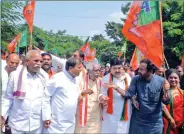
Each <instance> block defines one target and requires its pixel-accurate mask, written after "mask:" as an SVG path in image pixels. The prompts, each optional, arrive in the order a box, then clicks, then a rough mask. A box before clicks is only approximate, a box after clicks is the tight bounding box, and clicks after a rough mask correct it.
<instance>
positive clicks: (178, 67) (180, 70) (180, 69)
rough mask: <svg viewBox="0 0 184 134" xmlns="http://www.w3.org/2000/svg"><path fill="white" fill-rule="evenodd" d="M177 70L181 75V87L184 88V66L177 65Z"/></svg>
mask: <svg viewBox="0 0 184 134" xmlns="http://www.w3.org/2000/svg"><path fill="white" fill-rule="evenodd" d="M176 70H177V72H178V73H179V75H180V87H181V89H183V90H184V73H183V72H184V70H183V67H182V66H177V67H176Z"/></svg>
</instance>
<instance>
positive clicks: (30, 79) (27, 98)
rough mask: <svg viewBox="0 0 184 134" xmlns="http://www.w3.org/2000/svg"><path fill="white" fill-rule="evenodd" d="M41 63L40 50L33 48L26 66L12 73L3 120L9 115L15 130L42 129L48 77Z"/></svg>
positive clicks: (37, 131) (4, 100) (6, 94)
mask: <svg viewBox="0 0 184 134" xmlns="http://www.w3.org/2000/svg"><path fill="white" fill-rule="evenodd" d="M41 62H42V57H41V55H40V52H39V51H37V50H30V51H28V53H27V54H26V63H25V64H26V65H25V66H22V67H21V68H20V69H18V70H16V71H14V72H12V73H11V74H10V78H9V80H8V85H7V88H6V93H5V96H4V99H3V104H2V114H1V119H2V120H4V119H5V117H6V115H7V114H9V125H10V127H11V131H12V133H19V134H23V133H34V134H38V133H41V132H42V125H43V124H42V104H43V102H44V101H43V99H44V89H45V85H46V82H47V80H48V76H47V75H45V72H44V71H43V70H40V68H41ZM3 125H4V124H2V126H3Z"/></svg>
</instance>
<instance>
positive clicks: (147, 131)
mask: <svg viewBox="0 0 184 134" xmlns="http://www.w3.org/2000/svg"><path fill="white" fill-rule="evenodd" d="M154 68H155V67H154V65H153V64H152V63H151V62H150V61H149V60H147V59H144V60H142V61H141V62H140V66H139V71H138V72H139V75H137V76H135V77H134V78H133V79H132V82H131V84H130V87H129V89H128V90H127V91H125V90H120V88H119V87H118V86H117V85H115V84H113V83H112V84H111V85H109V86H111V87H112V88H114V89H115V90H119V91H121V95H122V96H123V97H125V98H132V97H134V96H137V97H136V98H137V102H138V105H137V106H136V108H134V109H133V112H132V117H131V124H130V130H129V134H135V133H136V134H162V130H163V121H162V103H164V104H167V103H169V101H170V95H169V93H168V90H169V88H170V85H169V83H168V82H167V81H166V80H164V78H162V77H160V76H157V75H154V74H153V73H154ZM106 102H107V101H106V100H104V103H106Z"/></svg>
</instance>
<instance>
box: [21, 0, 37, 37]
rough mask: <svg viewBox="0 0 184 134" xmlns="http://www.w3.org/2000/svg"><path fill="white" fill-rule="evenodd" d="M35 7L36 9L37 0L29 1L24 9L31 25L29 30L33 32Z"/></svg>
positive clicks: (27, 20) (25, 16)
mask: <svg viewBox="0 0 184 134" xmlns="http://www.w3.org/2000/svg"><path fill="white" fill-rule="evenodd" d="M34 9H35V0H32V1H31V2H30V3H28V5H27V6H25V7H24V9H23V16H24V18H25V20H26V22H27V24H28V26H29V32H30V33H31V34H32V32H33V20H34Z"/></svg>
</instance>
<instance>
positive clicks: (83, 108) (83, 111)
mask: <svg viewBox="0 0 184 134" xmlns="http://www.w3.org/2000/svg"><path fill="white" fill-rule="evenodd" d="M82 78H83V80H84V82H85V83H84V85H83V86H82V82H81V84H80V89H81V90H82V91H83V90H87V89H88V80H89V78H88V75H87V74H86V72H85V69H84V68H82ZM87 108H88V95H86V96H85V97H83V99H82V100H80V102H79V112H80V114H79V121H80V126H82V127H84V126H86V122H87V112H88V111H87Z"/></svg>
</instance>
